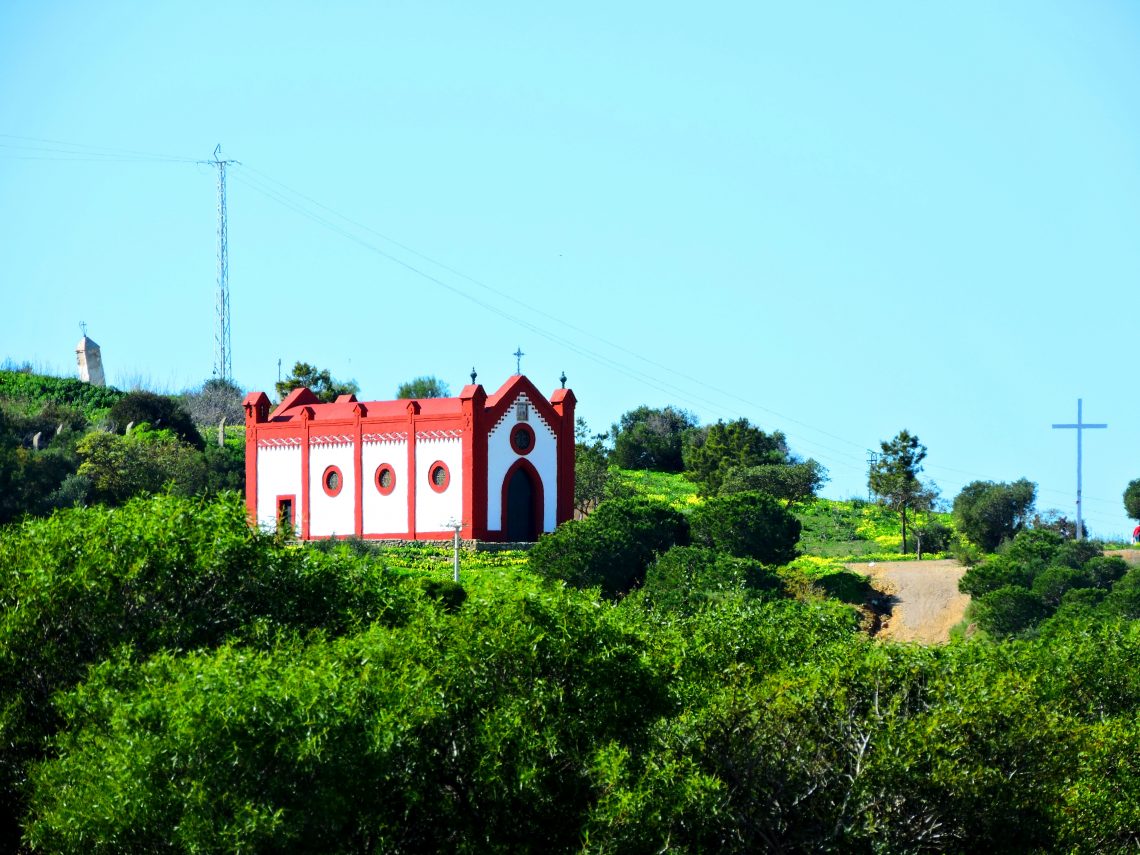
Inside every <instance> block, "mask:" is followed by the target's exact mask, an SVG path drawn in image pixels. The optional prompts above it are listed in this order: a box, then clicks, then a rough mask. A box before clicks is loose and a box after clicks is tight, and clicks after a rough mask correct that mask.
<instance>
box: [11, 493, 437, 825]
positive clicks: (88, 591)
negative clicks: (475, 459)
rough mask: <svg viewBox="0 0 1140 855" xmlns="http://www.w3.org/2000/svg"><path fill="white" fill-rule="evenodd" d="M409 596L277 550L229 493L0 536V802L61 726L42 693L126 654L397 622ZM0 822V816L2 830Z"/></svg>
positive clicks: (346, 559)
mask: <svg viewBox="0 0 1140 855" xmlns="http://www.w3.org/2000/svg"><path fill="white" fill-rule="evenodd" d="M418 599H419V595H418V594H417V593H416V592H415V591H414V590H412V589H410V588H409V587H408V586H404V585H402V584H400V583H398V580H396V579H395V578H394V577H393V576H392V575H391V574H389V573H388V572H387V571H385V570H384V569H383V567H382V565H380V564H379V563H377V562H369V561H365V560H362V559H360V558H359V557H357V556H353V555H351V554H350V553H348V552H346V551H340V552H334V553H331V554H321V553H317V552H312V551H308V550H305V551H297V550H290V549H287V548H281V547H279V546H277V545H275V544H274V542H273V541H272V539H271V538H269V537H267V536H266V535H263V534H261V533H260V532H258V531H257V530H255V529H252V528H250V526H249V523H248V518H247V514H246V509H245V506H244V503H243V502H242V501H241V499H240V497H238V496H237V495H234V494H226V495H225V496H223V497H222V498H220V499H218V500H216V501H210V502H207V501H202V500H189V499H183V498H178V497H176V496H172V495H159V496H155V497H153V498H149V499H138V500H135V501H132V502H130V503H129V504H127V505H126V506H124V507H123V508H120V509H116V510H110V509H107V508H102V507H93V508H87V509H81V510H68V511H61V512H59V513H57V514H56V515H54V516H52V517H49V518H47V519H29V520H27V521H25V522H23V523H21V524H19V525H14V526H10V527H7V528H4V529H0V698H3V699H4V702H3V707H2V709H0V800H5V799H7V800H8V801H7V803H6V804H4V805H3V806H2V808H3V809H4V815H5V816H6V817H7V820H8V821H12V822H14V820H12V814H13V813H14V812H15V811H16V808H15V807H14V804H15V803H14V801H12V800H14V799H16V798H17V793H18V789H19V785H20V782H21V781H22V779H23V775H24V770H25V767H26V765H27V763H28V762H29V760H31V759H33V758H35V757H37V756H39V753H40V752H41V750H42V748H43V739H44V737H45V736H46V735H48V734H50V733H51V732H52V731H53V730H54V728H55V727H56V725H57V724H58V718H57V715H56V713H55V711H54V708H53V705H52V696H53V694H54V693H55V692H57V691H63V690H66V689H68V688H70V687H71V686H73V685H74V684H76V683H77V682H78V681H79V680H81V679H82V678H83V676H84V674H85V673H86V671H87V669H88V667H89V666H91V665H93V664H95V663H98V662H100V661H101V660H103V659H105V658H107V657H108V656H110V655H111V654H112V653H113V651H115V650H125V651H126V654H127V655H129V656H132V657H134V656H138V657H145V656H148V655H150V654H153V653H156V652H158V651H160V650H186V649H194V648H199V647H209V646H213V645H216V644H219V643H221V642H222V641H224V640H225V639H227V638H232V637H239V636H240V637H245V638H250V639H256V638H261V637H263V636H265V637H272V636H273V634H274V633H275V632H277V631H278V630H280V629H284V628H289V629H294V630H309V629H320V630H322V631H323V632H326V633H343V632H346V631H349V630H350V629H357V628H359V627H361V626H363V625H367V624H368V623H370V622H371V621H373V620H384V621H387V622H398V621H400V620H402V619H403V617H404V615H405V614H406V613H407V612H408V611H409V609H410V608H411V604H412V603H414V602H416V601H417V600H418ZM3 825H4V817H0V826H3Z"/></svg>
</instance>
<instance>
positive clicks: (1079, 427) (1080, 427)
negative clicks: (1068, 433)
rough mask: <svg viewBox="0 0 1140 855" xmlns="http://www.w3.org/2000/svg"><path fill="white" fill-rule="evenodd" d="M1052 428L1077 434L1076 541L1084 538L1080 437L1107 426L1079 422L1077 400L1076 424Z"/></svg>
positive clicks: (1079, 411)
mask: <svg viewBox="0 0 1140 855" xmlns="http://www.w3.org/2000/svg"><path fill="white" fill-rule="evenodd" d="M1053 427H1054V428H1067V429H1071V430H1075V431H1076V432H1077V540H1080V539H1081V538H1083V537H1084V528H1083V527H1082V523H1081V435H1082V433H1083V432H1084V431H1086V430H1088V429H1090V428H1106V427H1108V425H1107V424H1100V425H1093V424H1089V423H1088V422H1084V421H1081V399H1080V398H1077V423H1076V424H1075V425H1053Z"/></svg>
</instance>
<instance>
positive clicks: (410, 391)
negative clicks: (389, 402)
mask: <svg viewBox="0 0 1140 855" xmlns="http://www.w3.org/2000/svg"><path fill="white" fill-rule="evenodd" d="M450 395H451V389H450V388H449V387H448V385H447V384H446V383H444V382H443V381H442V380H440V379H439V378H438V377H435V376H432V375H430V374H425V375H423V376H421V377H414V378H412V379H411V380H409V381H408V382H406V383H401V384H400V387H399V388H398V389H397V390H396V399H397V400H404V399H410V398H446V397H448V396H450Z"/></svg>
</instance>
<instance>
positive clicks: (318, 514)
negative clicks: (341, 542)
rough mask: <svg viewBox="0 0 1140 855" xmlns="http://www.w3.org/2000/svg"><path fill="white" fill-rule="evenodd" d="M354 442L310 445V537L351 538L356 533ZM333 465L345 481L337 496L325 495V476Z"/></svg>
mask: <svg viewBox="0 0 1140 855" xmlns="http://www.w3.org/2000/svg"><path fill="white" fill-rule="evenodd" d="M352 448H353V446H352V442H351V441H346V442H341V443H337V444H336V445H325V444H321V445H317V444H313V443H310V445H309V535H310V536H311V537H329V536H331V535H334V534H335V535H339V536H341V537H345V536H349V535H352V534H354V533H355V531H356V486H355V483H356V482H355V480H354V472H353V460H352V458H353V453H352ZM330 466H335V467H337V468H338V469H340V473H341V479H342V481H343V483H342V485H341V489H340V492H339V493H337V495H335V496H329V495H328V494H327V493H325V488H324V475H325V471H326V470H327V469H328V467H330Z"/></svg>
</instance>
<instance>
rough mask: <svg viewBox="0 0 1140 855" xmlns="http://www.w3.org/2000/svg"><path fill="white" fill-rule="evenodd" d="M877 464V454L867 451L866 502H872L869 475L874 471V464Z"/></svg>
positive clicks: (872, 494)
mask: <svg viewBox="0 0 1140 855" xmlns="http://www.w3.org/2000/svg"><path fill="white" fill-rule="evenodd" d="M878 462H879V453H878V452H877V451H871V449H867V501H868V502H870V501H873V499H874V493H872V492H871V473H872V472H874V471H875V464H876V463H878Z"/></svg>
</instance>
